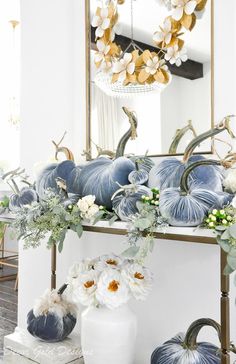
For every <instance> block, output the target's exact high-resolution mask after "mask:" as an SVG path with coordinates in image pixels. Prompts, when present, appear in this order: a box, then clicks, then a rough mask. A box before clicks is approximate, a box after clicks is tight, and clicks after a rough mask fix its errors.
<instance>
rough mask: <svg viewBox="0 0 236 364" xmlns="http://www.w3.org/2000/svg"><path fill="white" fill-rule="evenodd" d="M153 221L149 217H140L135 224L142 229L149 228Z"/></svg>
mask: <svg viewBox="0 0 236 364" xmlns="http://www.w3.org/2000/svg"><path fill="white" fill-rule="evenodd" d="M151 224H152V222H150V220H149V219H148V218H145V217H144V218H140V219H137V220H136V221H134V226H135V227H136V228H138V229H139V230H141V231H144V230H146V229H148V228H149V227H150V226H151Z"/></svg>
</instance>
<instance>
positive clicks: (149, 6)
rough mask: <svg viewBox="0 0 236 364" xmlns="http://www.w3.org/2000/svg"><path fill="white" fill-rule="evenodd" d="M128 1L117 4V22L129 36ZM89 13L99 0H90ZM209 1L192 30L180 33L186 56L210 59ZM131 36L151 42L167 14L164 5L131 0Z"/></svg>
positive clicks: (142, 0) (200, 59)
mask: <svg viewBox="0 0 236 364" xmlns="http://www.w3.org/2000/svg"><path fill="white" fill-rule="evenodd" d="M130 1H131V0H126V1H125V4H123V5H121V6H119V15H120V21H119V22H120V23H121V24H122V34H123V35H125V36H128V37H129V36H130V23H131V21H130V19H131V11H130ZM90 3H91V16H92V15H93V14H94V12H95V10H96V7H97V5H98V4H99V1H97V0H90ZM210 8H211V4H210V1H209V0H208V2H207V6H206V10H205V12H204V14H203V16H202V18H201V19H199V20H197V24H196V26H195V28H194V29H193V31H192V32H188V31H187V32H186V33H185V35H184V36H183V39H184V40H185V44H186V48H187V51H188V56H189V58H190V59H193V60H195V61H199V62H203V63H205V62H209V61H210V59H211V9H210ZM133 9H134V13H133V14H134V17H133V19H134V39H136V40H139V41H142V42H144V43H147V44H152V45H153V42H152V35H153V33H154V32H155V31H157V30H158V27H159V25H161V24H162V23H163V19H165V17H166V16H167V15H168V14H169V12H168V11H167V9H166V8H165V7H162V6H160V5H158V3H157V2H156V0H134V1H133Z"/></svg>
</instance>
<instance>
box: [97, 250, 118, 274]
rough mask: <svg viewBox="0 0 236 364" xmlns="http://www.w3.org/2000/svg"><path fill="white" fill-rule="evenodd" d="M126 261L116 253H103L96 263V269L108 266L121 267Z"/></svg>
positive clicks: (100, 269) (101, 269) (99, 269)
mask: <svg viewBox="0 0 236 364" xmlns="http://www.w3.org/2000/svg"><path fill="white" fill-rule="evenodd" d="M123 263H124V260H123V259H122V258H121V257H120V256H118V255H115V254H106V255H102V256H101V257H100V259H98V260H97V262H96V263H95V269H96V270H97V271H100V272H101V271H103V270H105V269H107V268H112V269H117V268H121V267H122V265H123Z"/></svg>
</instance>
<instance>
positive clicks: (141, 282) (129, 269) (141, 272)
mask: <svg viewBox="0 0 236 364" xmlns="http://www.w3.org/2000/svg"><path fill="white" fill-rule="evenodd" d="M122 276H123V278H124V279H125V281H127V282H128V284H129V288H130V290H131V293H132V294H133V296H134V298H136V299H137V300H144V299H145V298H146V296H147V295H148V293H149V292H150V290H151V288H152V282H153V278H152V273H151V272H150V270H149V269H148V268H145V267H142V266H141V265H139V264H137V263H133V264H130V263H127V264H126V266H125V268H124V270H123V271H122Z"/></svg>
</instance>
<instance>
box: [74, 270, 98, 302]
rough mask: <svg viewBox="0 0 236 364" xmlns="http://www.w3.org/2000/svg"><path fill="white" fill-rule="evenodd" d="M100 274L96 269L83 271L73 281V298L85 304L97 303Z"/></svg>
mask: <svg viewBox="0 0 236 364" xmlns="http://www.w3.org/2000/svg"><path fill="white" fill-rule="evenodd" d="M97 280H98V275H97V272H96V271H95V270H90V271H88V272H85V273H82V274H81V275H80V276H79V277H78V278H77V279H76V280H74V282H73V298H74V300H75V301H78V302H79V303H81V304H82V305H84V306H90V305H94V304H96V298H95V294H96V290H97Z"/></svg>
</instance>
